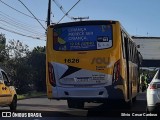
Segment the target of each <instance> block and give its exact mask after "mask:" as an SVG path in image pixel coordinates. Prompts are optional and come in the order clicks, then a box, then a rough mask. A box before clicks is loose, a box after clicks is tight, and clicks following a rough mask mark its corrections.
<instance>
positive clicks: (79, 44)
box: [53, 25, 113, 51]
mask: <svg viewBox="0 0 160 120" xmlns="http://www.w3.org/2000/svg"><path fill="white" fill-rule="evenodd" d="M53 33H54V34H53V35H54V36H53V37H54V39H53V40H54V41H53V48H54V50H56V51H85V50H100V49H107V48H111V47H112V45H113V37H112V25H84V26H71V27H58V28H54V29H53Z"/></svg>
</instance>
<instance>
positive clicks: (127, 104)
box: [125, 99, 133, 109]
mask: <svg viewBox="0 0 160 120" xmlns="http://www.w3.org/2000/svg"><path fill="white" fill-rule="evenodd" d="M132 105H133V101H132V99H131V100H130V101H128V102H125V107H126V108H127V109H131V108H132Z"/></svg>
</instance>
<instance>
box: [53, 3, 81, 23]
mask: <svg viewBox="0 0 160 120" xmlns="http://www.w3.org/2000/svg"><path fill="white" fill-rule="evenodd" d="M80 1H81V0H78V1H77V2H76V3H75V4H74V5H73V6H72V7H71V8H70V9H69V10H68V11H67V12H66V11H65V10H64V9H63V7H62V6H61V5H60V4H59V3H58V2H57V1H55V0H53V2H54V3H55V4H56V5H57V6H58V7H59V8H60V9H61V10H62V12H63V13H64V16H63V17H62V18H61V19H60V20H59V21H58V22H57V24H58V23H60V22H61V21H62V20H63V19H64V17H65V16H67V17H69V18H71V19H73V17H71V16H70V15H69V12H70V11H71V10H72V9H73V8H74V7H75V6H76V5H77V4H78V3H79V2H80Z"/></svg>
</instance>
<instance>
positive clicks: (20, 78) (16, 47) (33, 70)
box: [3, 40, 46, 94]
mask: <svg viewBox="0 0 160 120" xmlns="http://www.w3.org/2000/svg"><path fill="white" fill-rule="evenodd" d="M6 49H7V50H8V53H7V54H8V59H6V60H5V61H3V65H4V66H5V68H6V69H7V73H8V74H9V76H10V78H11V79H12V80H14V81H15V86H16V88H17V93H18V94H25V93H29V92H31V91H35V90H36V91H39V92H41V91H45V90H46V85H45V74H46V72H45V57H46V55H45V47H39V46H37V47H35V48H34V49H33V50H32V51H29V49H28V46H27V45H24V44H23V43H22V42H20V41H19V40H18V41H15V40H10V41H9V44H8V45H7V46H6Z"/></svg>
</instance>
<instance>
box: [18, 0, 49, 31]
mask: <svg viewBox="0 0 160 120" xmlns="http://www.w3.org/2000/svg"><path fill="white" fill-rule="evenodd" d="M18 1H19V2H20V3H21V4H22V5H23V6H24V7H25V8H26V9H27V10H28V11H29V12H30V13H31V14H32V16H33V17H34V18H35V19H36V20H37V22H38V23H39V24H40V25H41V26H42V28H43V29H44V30H46V28H45V27H44V26H43V25H42V23H41V22H40V21H39V20H38V19H37V17H36V16H35V15H34V14H33V13H32V12H31V11H30V10H29V8H28V7H27V6H26V5H25V4H24V3H23V2H22V1H21V0H18Z"/></svg>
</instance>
